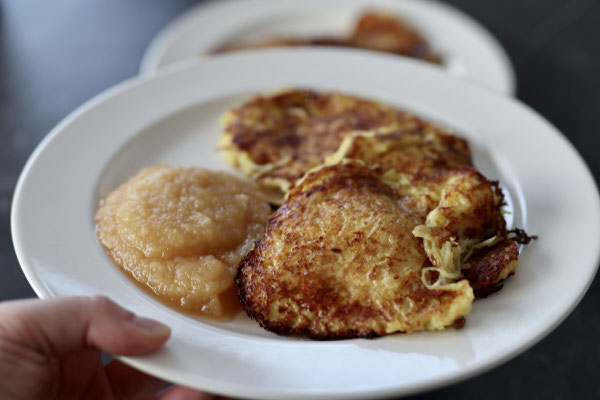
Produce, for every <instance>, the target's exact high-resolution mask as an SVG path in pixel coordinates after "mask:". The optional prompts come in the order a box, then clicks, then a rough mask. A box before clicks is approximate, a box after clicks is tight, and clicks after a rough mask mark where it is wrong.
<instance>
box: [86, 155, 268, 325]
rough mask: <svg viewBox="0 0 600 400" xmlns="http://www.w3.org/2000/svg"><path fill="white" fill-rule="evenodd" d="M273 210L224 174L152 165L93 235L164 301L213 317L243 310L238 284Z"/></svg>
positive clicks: (116, 198)
mask: <svg viewBox="0 0 600 400" xmlns="http://www.w3.org/2000/svg"><path fill="white" fill-rule="evenodd" d="M270 213H271V209H270V207H269V205H268V204H267V203H266V201H265V199H264V196H263V195H262V194H261V192H260V191H259V189H258V188H257V187H256V186H255V185H254V184H253V183H251V182H248V181H245V180H242V179H240V178H237V177H234V176H232V175H230V174H228V173H225V172H215V171H207V170H201V169H198V168H183V167H172V166H167V165H155V166H151V167H147V168H144V169H142V170H141V171H140V172H139V174H138V175H137V176H135V177H133V178H131V179H130V180H128V181H127V182H125V183H123V184H122V185H121V186H120V187H118V188H117V189H116V190H114V191H113V192H111V193H110V194H109V195H108V196H107V197H106V198H105V199H103V200H102V201H101V202H100V207H99V208H98V211H97V213H96V217H95V220H96V234H97V236H98V239H99V241H100V243H101V244H102V246H103V247H104V249H105V250H106V252H107V253H108V255H109V256H110V258H111V259H112V260H113V261H114V263H115V264H116V265H117V266H119V267H120V268H121V269H123V270H124V271H125V272H127V273H128V274H130V275H131V276H132V277H133V278H134V279H135V280H136V281H137V282H139V283H140V284H142V285H144V286H147V287H148V288H150V289H151V290H152V291H153V292H154V293H155V294H156V296H158V297H159V298H160V299H161V300H162V301H165V302H167V303H169V304H172V305H176V306H178V307H179V308H181V309H182V310H183V311H186V312H192V313H196V314H201V315H207V316H211V317H215V318H226V317H229V316H231V315H232V314H233V313H234V312H235V311H237V309H238V308H239V306H233V307H232V305H234V304H237V300H236V294H235V290H234V286H233V279H234V276H235V274H236V270H237V267H238V264H239V262H240V260H241V259H242V257H243V256H244V255H245V254H246V253H248V252H249V251H250V250H251V249H252V247H253V246H254V242H255V241H257V240H258V239H260V238H261V237H262V235H263V233H264V230H265V224H266V220H267V217H268V216H269V214H270Z"/></svg>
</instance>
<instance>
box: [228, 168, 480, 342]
mask: <svg viewBox="0 0 600 400" xmlns="http://www.w3.org/2000/svg"><path fill="white" fill-rule="evenodd" d="M412 205H413V201H412V199H410V197H407V196H404V195H401V194H400V193H399V192H398V191H397V190H395V189H394V188H392V187H391V186H389V185H387V184H386V183H385V182H383V181H382V180H381V179H380V178H379V177H378V176H377V175H376V174H375V173H373V170H372V169H370V168H369V167H367V166H365V165H364V164H363V163H361V162H357V161H348V162H343V163H339V164H335V165H330V166H324V167H322V168H320V169H317V170H316V171H313V172H310V173H308V174H307V176H306V177H305V178H304V179H302V180H301V181H299V182H298V183H297V185H296V186H294V187H293V188H292V190H291V191H290V194H289V197H288V199H287V200H286V202H285V203H284V204H283V205H282V206H281V207H280V208H279V209H278V210H277V211H276V212H275V213H274V214H273V215H272V216H271V217H270V218H269V220H268V223H267V230H266V233H265V236H264V237H263V239H261V240H260V241H259V242H258V243H257V245H256V246H255V248H254V250H252V251H251V252H250V253H249V254H248V255H247V256H246V257H245V258H244V260H242V263H241V264H240V269H239V270H238V275H237V276H236V285H237V287H238V291H239V295H240V299H241V301H242V303H243V304H244V307H245V310H246V312H247V313H248V315H249V316H250V317H252V318H253V319H255V320H257V321H258V322H259V323H260V324H261V325H262V326H263V327H265V328H266V329H268V330H271V331H274V332H276V333H280V334H302V335H307V336H309V337H312V338H315V339H340V338H350V337H372V336H378V335H384V334H389V333H393V332H412V331H417V330H423V329H429V330H437V329H443V328H444V327H446V326H448V325H451V324H453V323H454V322H455V321H456V320H458V319H460V318H462V317H463V316H464V315H465V314H467V313H468V312H469V311H470V309H471V303H472V301H473V298H474V296H473V291H472V289H471V286H470V285H469V283H468V281H467V280H464V279H462V280H455V281H454V282H452V285H453V286H452V288H451V290H449V288H447V287H437V288H428V287H427V286H426V284H425V283H424V281H423V279H422V275H423V271H424V270H425V269H426V268H433V265H432V264H431V261H430V259H429V258H428V255H427V254H426V252H425V250H424V248H423V244H422V241H421V240H420V239H418V238H417V237H415V236H414V235H413V233H412V232H413V229H414V228H415V227H416V226H419V225H421V224H423V222H424V216H423V215H422V213H420V212H418V210H415V209H414V208H413V206H412Z"/></svg>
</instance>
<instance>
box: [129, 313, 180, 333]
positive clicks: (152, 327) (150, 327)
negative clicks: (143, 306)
mask: <svg viewBox="0 0 600 400" xmlns="http://www.w3.org/2000/svg"><path fill="white" fill-rule="evenodd" d="M131 322H133V323H134V324H135V325H136V326H138V327H140V328H142V329H143V330H145V331H147V332H150V333H153V334H155V335H158V334H166V333H168V332H170V331H171V329H170V328H169V327H168V326H167V325H165V324H161V323H160V322H158V321H155V320H153V319H149V318H144V317H138V316H137V315H136V316H135V318H134V319H133V320H132V321H131Z"/></svg>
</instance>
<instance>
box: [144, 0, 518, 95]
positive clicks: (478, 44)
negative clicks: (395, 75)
mask: <svg viewBox="0 0 600 400" xmlns="http://www.w3.org/2000/svg"><path fill="white" fill-rule="evenodd" d="M367 10H376V11H385V12H389V13H391V14H395V15H398V16H400V17H402V18H403V19H405V20H406V21H407V22H408V23H409V24H410V25H412V26H414V27H415V28H416V29H417V30H418V31H419V32H421V34H422V35H423V36H424V37H425V38H426V40H427V42H428V43H429V44H430V45H431V46H432V48H433V50H434V51H435V52H436V53H438V54H440V55H441V56H442V57H443V59H444V66H443V68H444V69H445V70H446V71H447V72H449V73H450V74H452V75H455V76H459V77H462V78H467V79H470V80H472V81H473V82H477V83H480V84H483V85H484V86H486V87H488V88H490V89H493V90H496V91H498V92H500V93H504V94H508V95H513V94H515V78H514V74H513V69H512V66H511V64H510V61H509V59H508V57H507V55H506V53H505V52H504V50H503V49H502V48H501V47H500V45H499V44H498V42H497V41H496V39H495V38H494V37H492V35H490V33H489V32H488V31H486V30H485V29H484V28H483V27H482V26H481V25H480V24H478V23H477V22H475V21H474V20H473V19H472V18H470V17H469V16H467V15H466V14H464V13H462V12H461V11H458V10H457V9H455V8H453V7H451V6H449V5H446V4H442V3H438V2H436V1H431V0H375V1H373V0H327V1H323V0H302V1H285V0H284V1H282V0H227V1H226V0H220V1H210V2H206V3H203V4H199V5H198V6H195V7H193V8H191V9H190V10H188V11H187V12H185V13H184V14H183V15H181V16H180V17H178V18H176V19H175V20H174V21H173V22H171V23H170V24H169V25H167V26H166V27H165V28H164V29H163V30H162V31H161V32H160V33H159V34H158V36H156V38H155V39H154V40H153V41H152V43H151V44H150V46H149V47H148V49H147V50H146V54H145V55H144V58H143V60H142V63H141V66H140V73H141V74H149V73H154V72H156V70H158V69H160V68H162V67H164V66H166V65H171V64H173V63H176V62H179V61H181V60H188V59H190V58H199V57H201V56H202V55H204V54H206V53H207V52H209V51H211V50H214V49H215V48H217V47H219V46H221V45H224V44H226V43H236V42H241V41H243V42H252V41H255V40H259V39H265V38H272V37H278V36H287V35H292V36H298V35H299V36H301V37H307V36H309V37H314V36H321V35H326V36H327V35H333V36H341V35H344V34H346V33H348V32H349V30H350V29H351V27H352V26H353V24H354V22H355V21H356V19H357V17H358V15H360V13H362V12H364V11H367ZM357 51H365V50H357Z"/></svg>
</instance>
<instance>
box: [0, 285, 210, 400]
mask: <svg viewBox="0 0 600 400" xmlns="http://www.w3.org/2000/svg"><path fill="white" fill-rule="evenodd" d="M169 335H170V329H169V328H168V327H167V326H166V325H163V324H161V323H159V322H156V321H153V320H149V319H146V318H141V317H138V316H136V315H135V314H133V313H132V312H130V311H127V310H125V309H123V308H121V307H119V306H118V305H117V304H115V303H114V302H112V301H111V300H109V299H108V298H106V297H102V296H98V297H93V298H90V297H66V298H58V299H52V300H18V301H9V302H5V303H1V304H0V377H2V378H1V379H0V399H96V398H99V399H100V398H101V399H137V398H143V397H145V396H154V397H150V398H152V399H161V400H173V399H178V400H187V399H212V398H213V396H211V395H208V394H206V393H201V392H197V391H194V390H192V389H188V388H185V387H182V386H172V387H170V388H168V389H165V390H163V391H160V392H158V393H157V391H158V390H159V389H160V388H162V387H164V386H165V383H164V382H163V381H161V380H159V379H157V378H155V377H152V376H150V375H146V374H145V373H143V372H141V371H138V370H135V369H133V368H131V367H129V366H127V365H126V364H124V363H122V362H120V361H118V360H113V361H111V362H110V363H108V364H107V365H106V366H105V365H104V364H103V362H102V359H101V351H105V352H107V353H110V354H119V355H125V356H140V355H144V354H149V353H152V352H154V351H156V350H158V349H159V348H160V347H161V346H162V345H163V344H164V343H165V342H166V341H167V339H168V338H169Z"/></svg>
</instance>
